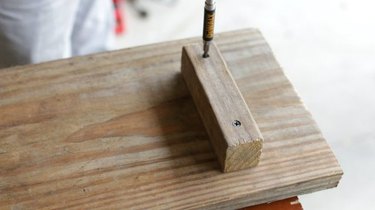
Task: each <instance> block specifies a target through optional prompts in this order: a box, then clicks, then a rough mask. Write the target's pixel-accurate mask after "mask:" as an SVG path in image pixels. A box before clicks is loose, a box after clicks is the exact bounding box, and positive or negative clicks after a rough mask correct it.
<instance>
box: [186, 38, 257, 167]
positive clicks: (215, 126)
mask: <svg viewBox="0 0 375 210" xmlns="http://www.w3.org/2000/svg"><path fill="white" fill-rule="evenodd" d="M201 49H202V48H201V46H200V45H198V44H195V45H189V46H185V47H183V50H182V58H181V72H182V75H183V77H184V79H185V82H186V84H187V87H188V89H189V90H190V94H191V95H192V98H193V100H194V102H195V105H196V106H197V109H198V112H199V114H200V116H201V118H202V121H203V124H204V126H205V127H206V130H207V133H208V135H209V137H210V141H211V144H212V146H213V148H214V150H215V153H216V155H217V158H218V160H219V163H220V164H221V167H222V169H223V171H224V172H231V171H237V170H241V169H246V168H251V167H254V166H256V165H258V163H259V160H260V155H261V150H262V144H263V137H262V135H261V133H260V131H259V128H258V125H257V124H256V122H255V120H254V118H253V116H252V115H251V112H250V110H249V108H248V106H247V104H246V102H245V100H244V98H243V96H242V94H241V92H240V90H239V89H238V87H237V84H236V82H235V81H234V79H233V77H232V74H231V73H230V71H229V70H228V66H227V64H226V63H225V61H224V58H223V57H222V55H221V53H220V51H219V49H218V48H217V46H216V45H215V44H214V45H213V46H212V49H211V52H210V56H209V57H208V58H203V57H202V55H201V53H202V50H201Z"/></svg>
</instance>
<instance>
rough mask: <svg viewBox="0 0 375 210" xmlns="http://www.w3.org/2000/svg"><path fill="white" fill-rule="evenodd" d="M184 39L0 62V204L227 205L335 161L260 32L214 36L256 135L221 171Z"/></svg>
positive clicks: (326, 181) (288, 185) (305, 177)
mask: <svg viewBox="0 0 375 210" xmlns="http://www.w3.org/2000/svg"><path fill="white" fill-rule="evenodd" d="M200 41H201V39H200V38H194V39H186V40H180V41H173V42H167V43H161V44H156V45H149V46H143V47H139V48H131V49H126V50H120V51H114V52H108V53H102V54H97V55H91V56H85V57H77V58H72V59H66V60H60V61H56V62H49V63H43V64H38V65H29V66H19V67H15V68H10V69H4V70H1V71H0V209H151V208H156V209H202V208H204V209H218V208H220V209H234V208H241V207H246V206H251V205H255V204H259V203H265V202H268V201H273V200H280V199H283V198H287V197H292V196H294V195H299V194H304V193H311V192H314V191H318V190H323V189H328V188H332V187H335V186H336V185H337V184H338V182H339V180H340V178H341V176H342V170H341V168H340V166H339V164H338V162H337V161H336V158H335V156H334V155H333V153H332V151H331V149H330V148H329V146H328V144H327V142H326V141H325V139H324V138H323V136H322V134H321V132H320V131H319V129H318V127H317V125H316V123H315V122H314V120H313V119H312V116H311V115H310V113H309V112H308V111H307V110H306V108H305V107H304V106H303V103H302V102H301V100H300V98H299V97H298V96H297V94H296V92H295V91H294V89H293V87H292V85H291V84H290V82H289V80H288V79H287V78H286V76H285V75H284V73H283V71H282V70H281V68H280V66H279V65H278V63H277V62H276V60H275V58H274V56H273V55H272V52H271V50H270V48H269V46H268V45H267V43H266V42H265V40H264V38H263V37H262V35H261V34H260V33H259V31H257V30H254V29H248V30H242V31H236V32H229V33H224V34H218V35H217V38H216V41H217V44H218V46H219V48H220V50H221V52H222V54H223V56H224V58H225V60H226V61H227V64H228V67H229V69H230V70H231V71H232V75H233V77H234V79H235V80H236V82H237V84H238V87H239V89H240V91H241V93H242V95H243V96H244V98H245V100H246V103H247V104H248V105H249V107H251V110H252V114H253V116H254V119H255V120H256V122H257V124H258V126H259V129H260V131H261V132H262V134H263V137H264V139H266V141H264V145H263V146H264V147H263V153H262V157H261V161H260V163H259V165H258V166H257V167H255V168H251V169H246V170H241V171H238V172H233V173H222V172H221V171H220V170H219V169H220V168H219V164H218V162H217V160H216V157H215V154H214V153H213V151H212V150H211V147H210V144H209V141H208V136H207V135H206V132H205V128H204V126H203V124H202V122H201V121H200V118H199V115H198V112H197V111H196V109H195V107H194V103H193V102H192V100H191V98H190V96H189V92H188V90H187V88H186V86H185V83H184V81H183V79H182V76H181V73H180V66H181V64H180V60H181V48H182V46H183V45H188V44H191V43H196V42H200Z"/></svg>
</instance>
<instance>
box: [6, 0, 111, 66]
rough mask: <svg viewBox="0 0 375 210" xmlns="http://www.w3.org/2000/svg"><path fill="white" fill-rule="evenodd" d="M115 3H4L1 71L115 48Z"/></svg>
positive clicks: (86, 0) (103, 0)
mask: <svg viewBox="0 0 375 210" xmlns="http://www.w3.org/2000/svg"><path fill="white" fill-rule="evenodd" d="M113 10H114V7H113V2H112V0H0V68H5V67H10V66H15V65H22V64H30V63H39V62H44V61H50V60H55V59H61V58H68V57H71V56H78V55H86V54H91V53H96V52H101V51H105V50H109V49H111V45H112V43H113V40H114V24H115V17H114V13H113Z"/></svg>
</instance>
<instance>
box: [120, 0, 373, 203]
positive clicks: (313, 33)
mask: <svg viewBox="0 0 375 210" xmlns="http://www.w3.org/2000/svg"><path fill="white" fill-rule="evenodd" d="M163 2H164V3H163ZM165 2H168V1H161V0H159V1H158V0H141V5H140V6H143V7H144V8H146V9H147V10H148V11H149V17H148V19H145V20H143V19H140V18H138V17H137V13H136V12H135V10H134V9H133V8H132V7H130V5H125V9H126V12H127V14H126V17H127V27H128V28H127V30H128V31H127V34H126V35H125V36H123V37H120V38H119V39H118V47H119V48H123V47H129V46H136V45H144V44H149V43H155V42H161V41H167V40H168V41H169V40H173V39H180V38H186V37H191V36H200V35H201V25H202V15H203V14H202V5H203V2H204V1H203V0H200V1H197V0H189V1H187V0H179V1H178V0H177V1H176V3H175V4H168V3H165ZM217 7H218V9H217V20H216V21H217V22H216V26H217V27H216V31H217V32H222V31H229V30H234V29H241V28H248V27H257V28H260V29H261V31H262V32H263V34H264V36H265V37H266V39H267V40H268V42H269V43H270V45H271V47H272V48H273V50H274V52H275V54H276V57H277V58H278V60H279V62H280V63H281V65H282V66H283V68H284V70H285V72H286V74H287V76H288V77H289V78H290V80H291V81H292V83H293V84H294V86H295V87H296V89H297V91H298V92H299V94H300V96H301V97H302V99H303V100H304V102H305V104H306V106H307V107H308V109H309V110H310V111H311V112H312V114H313V116H314V117H315V119H316V121H317V122H318V124H319V126H320V128H321V129H322V131H323V134H324V136H325V137H326V138H327V140H328V142H329V144H330V145H331V147H332V149H333V151H334V152H335V154H336V156H337V157H338V159H339V162H340V164H341V165H342V167H343V169H344V172H345V175H344V177H343V179H342V181H341V183H340V185H339V187H338V188H336V189H332V190H326V191H322V192H317V193H313V194H310V195H304V196H301V197H300V198H301V200H302V203H303V205H304V207H305V209H307V210H312V209H319V210H324V209H329V210H334V209H337V210H349V209H350V210H351V209H375V181H374V180H373V174H375V154H374V152H375V140H374V137H375V93H374V92H375V2H374V1H371V0H367V1H366V0H330V1H326V0H305V1H301V0H285V1H280V0H252V1H249V0H218V3H217Z"/></svg>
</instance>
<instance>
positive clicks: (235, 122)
mask: <svg viewBox="0 0 375 210" xmlns="http://www.w3.org/2000/svg"><path fill="white" fill-rule="evenodd" d="M232 125H233V126H234V127H240V126H241V122H240V121H239V120H235V121H233V122H232Z"/></svg>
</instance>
